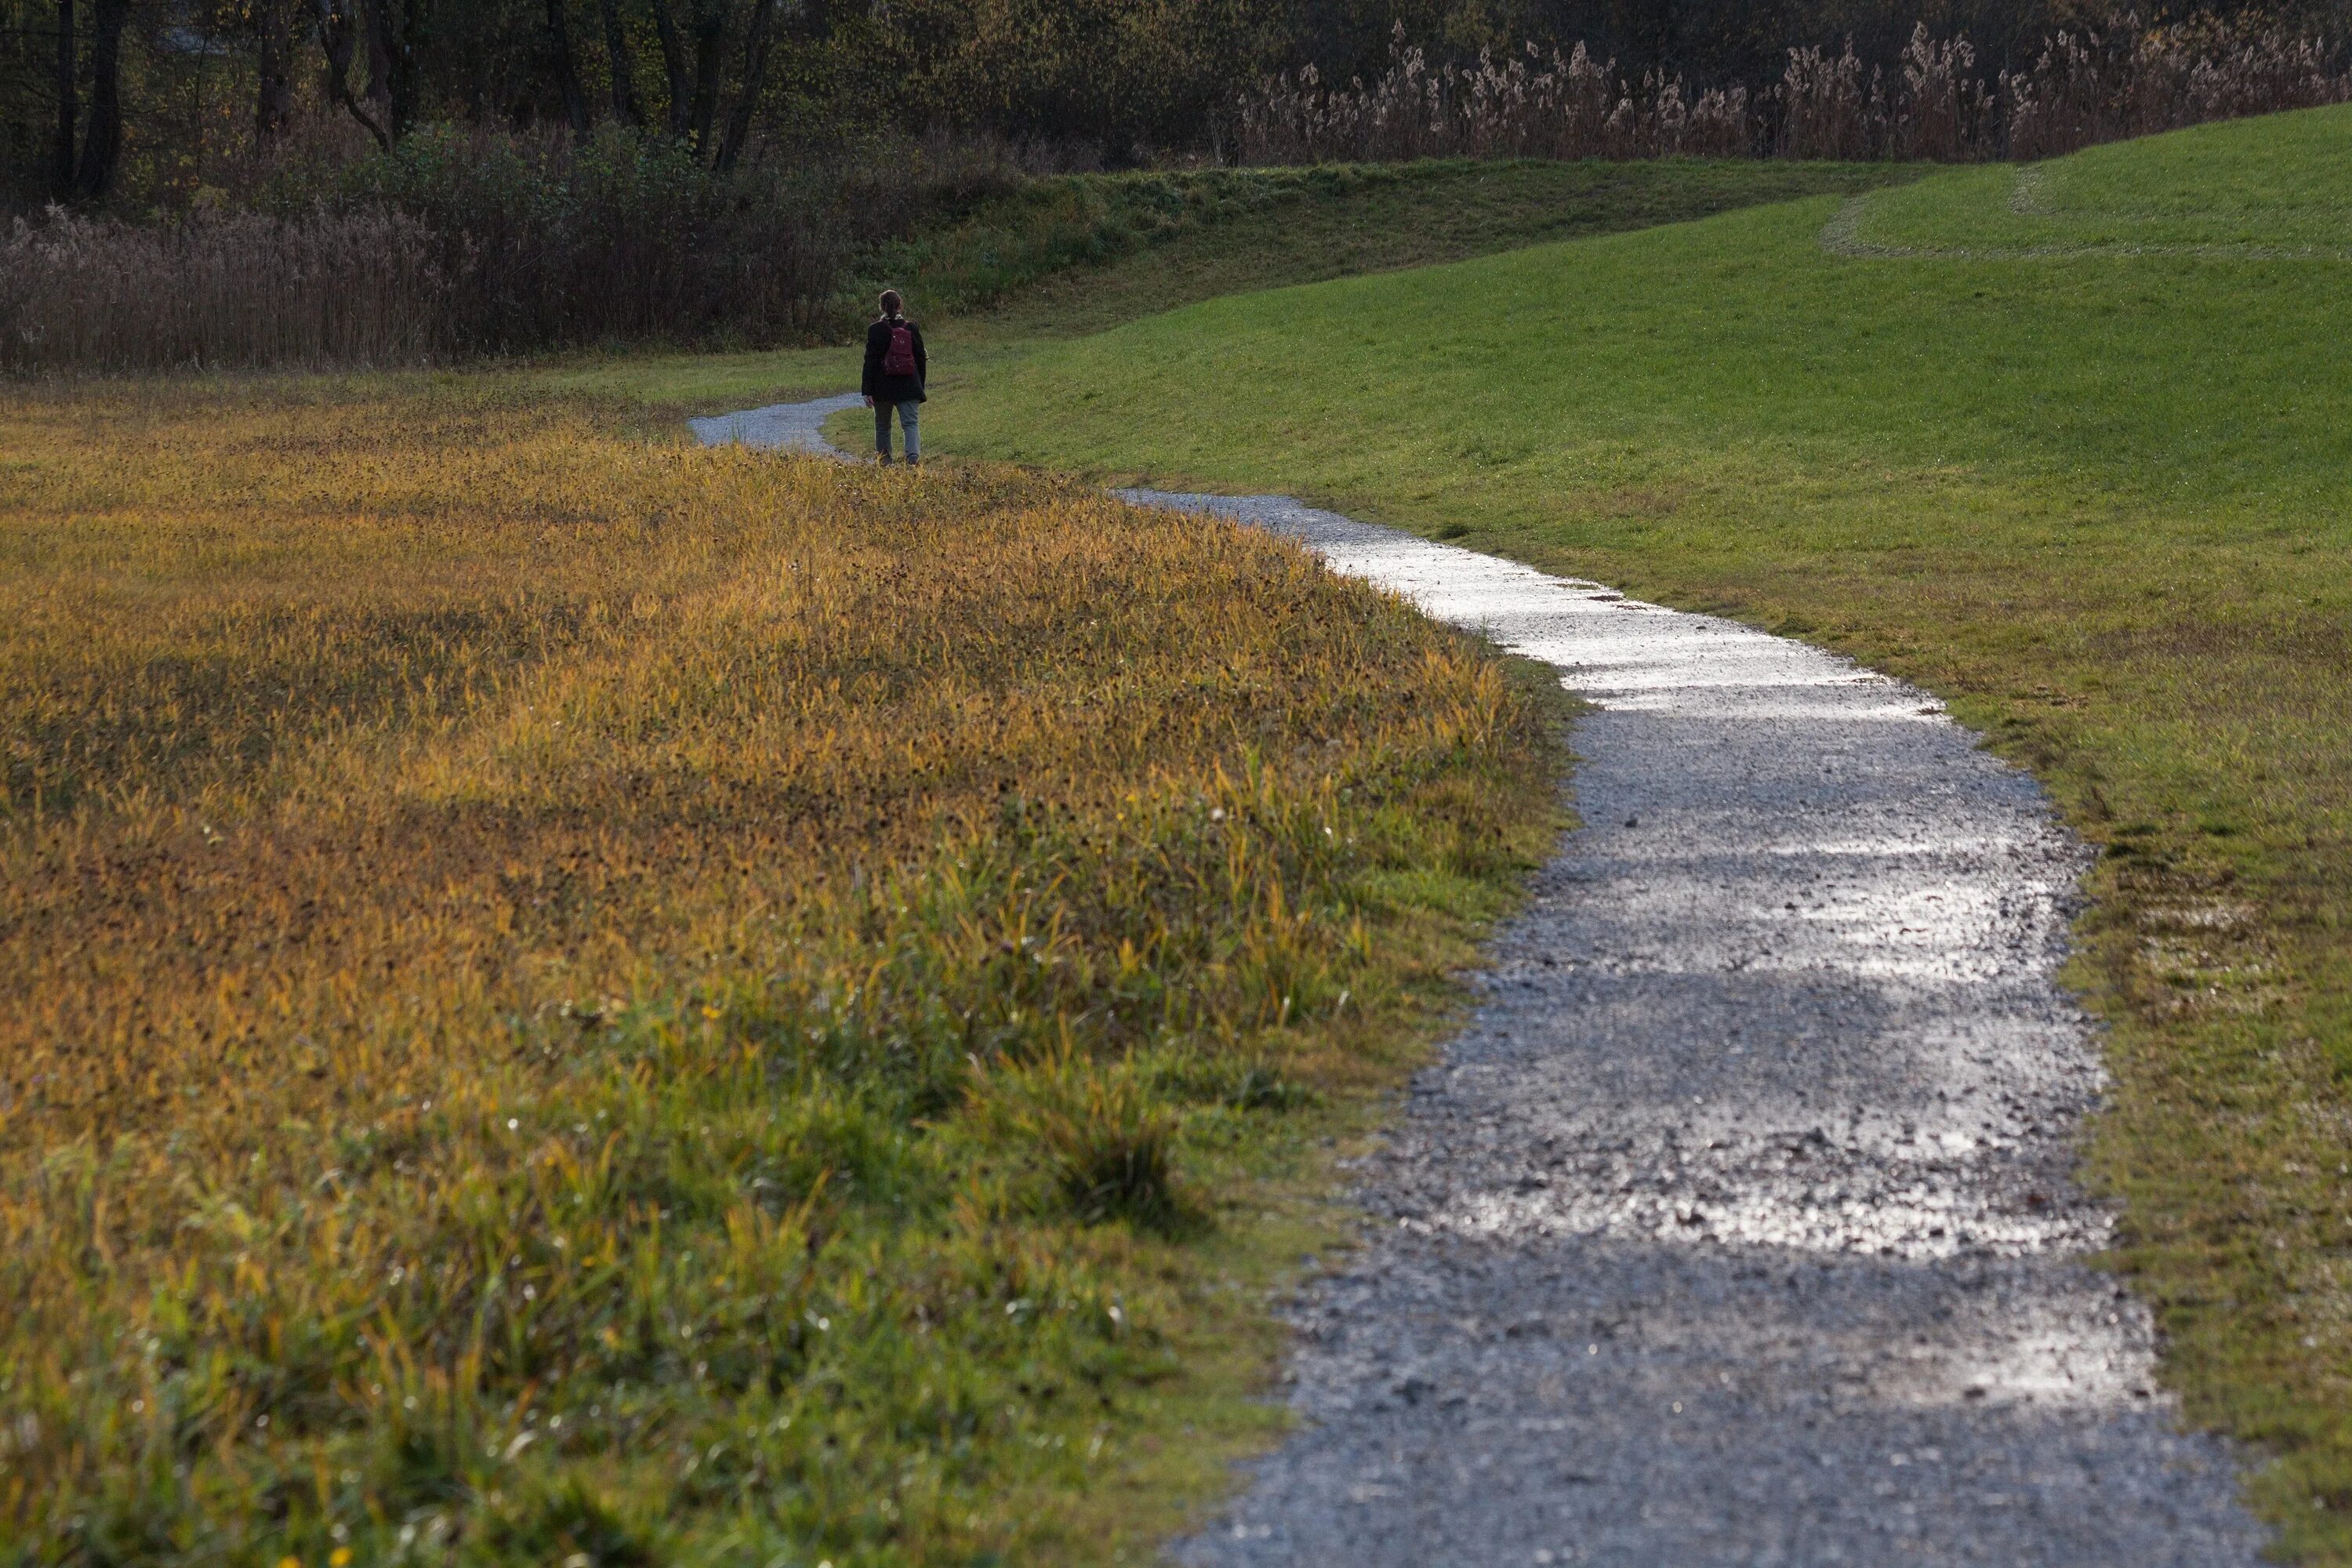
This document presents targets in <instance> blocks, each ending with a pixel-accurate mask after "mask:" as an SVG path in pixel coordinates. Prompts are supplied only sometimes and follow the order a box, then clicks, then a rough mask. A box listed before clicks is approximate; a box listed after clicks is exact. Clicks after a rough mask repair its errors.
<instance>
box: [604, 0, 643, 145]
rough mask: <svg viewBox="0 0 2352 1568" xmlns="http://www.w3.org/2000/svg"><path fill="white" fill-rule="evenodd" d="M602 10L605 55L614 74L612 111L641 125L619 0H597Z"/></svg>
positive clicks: (634, 68)
mask: <svg viewBox="0 0 2352 1568" xmlns="http://www.w3.org/2000/svg"><path fill="white" fill-rule="evenodd" d="M599 8H600V9H602V10H603V12H604V58H605V64H606V68H607V69H609V70H610V71H611V72H612V73H613V114H614V118H616V119H618V120H620V121H622V122H623V123H625V124H629V125H643V124H644V123H645V122H646V117H645V115H644V114H643V113H642V112H640V111H639V110H638V109H637V64H636V61H635V58H633V57H632V56H631V55H630V53H629V35H628V34H627V32H626V31H625V30H624V29H623V28H622V26H621V6H620V0H599Z"/></svg>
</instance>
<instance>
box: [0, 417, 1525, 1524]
mask: <svg viewBox="0 0 2352 1568" xmlns="http://www.w3.org/2000/svg"><path fill="white" fill-rule="evenodd" d="M610 427H611V420H610V410H609V408H608V407H607V406H605V405H587V404H583V403H580V402H576V401H574V402H564V401H557V402H552V403H551V402H548V401H545V400H542V399H533V398H525V397H520V396H518V395H516V391H515V388H514V387H513V385H512V384H511V383H505V382H498V381H491V380H480V379H475V380H462V379H455V378H452V379H447V380H440V381H431V380H420V381H416V382H413V383H404V384H397V385H392V386H386V385H384V384H373V385H371V384H355V383H331V382H298V383H267V382H255V383H247V384H239V385H236V386H229V387H222V386H216V385H205V384H195V383H175V384H167V385H160V386H158V385H138V384H131V385H115V386H101V387H90V388H81V389H77V390H72V391H68V392H62V393H47V394H39V393H35V392H32V391H27V390H24V389H18V390H16V391H12V392H8V393H6V394H5V395H0V431H5V437H0V447H5V451H6V452H7V454H8V458H7V469H6V471H7V483H6V486H5V490H0V555H5V560H6V562H7V566H8V569H7V570H6V571H5V573H0V605H5V610H0V628H5V631H0V746H5V750H0V758H5V796H0V799H5V818H0V1444H5V1468H0V1534H5V1538H6V1540H7V1542H8V1545H7V1547H6V1549H5V1557H6V1558H7V1560H9V1561H14V1562H26V1563H38V1562H78V1563H97V1562H105V1563H166V1562H168V1563H185V1562H190V1561H207V1562H220V1563H270V1564H276V1563H280V1562H281V1561H283V1560H287V1559H291V1560H293V1561H295V1562H299V1563H318V1564H329V1565H331V1568H341V1565H342V1564H345V1563H353V1562H357V1563H402V1562H416V1563H423V1562H436V1563H443V1562H453V1561H455V1562H465V1563H518V1564H520V1563H531V1564H541V1563H583V1562H584V1563H657V1562H658V1563H672V1562H675V1563H703V1562H709V1563H719V1562H726V1563H739V1562H756V1563H780V1564H814V1563H819V1562H821V1561H823V1562H830V1563H834V1564H835V1565H836V1568H849V1565H851V1564H860V1565H880V1564H892V1563H916V1562H920V1563H970V1564H979V1563H1013V1562H1018V1563H1076V1562H1117V1561H1122V1560H1124V1561H1130V1562H1139V1561H1143V1560H1144V1559H1146V1558H1147V1557H1148V1556H1149V1555H1150V1553H1151V1552H1152V1551H1153V1550H1155V1547H1156V1542H1157V1541H1158V1540H1159V1539H1160V1537H1161V1536H1162V1535H1163V1534H1164V1532H1165V1531H1168V1530H1169V1529H1171V1528H1172V1527H1173V1526H1174V1525H1175V1523H1176V1522H1177V1521H1178V1520H1179V1518H1180V1517H1181V1508H1182V1507H1183V1505H1184V1504H1185V1502H1186V1501H1187V1500H1194V1499H1198V1498H1200V1497H1202V1495H1203V1494H1205V1493H1207V1492H1210V1491H1213V1490H1214V1489H1216V1488H1217V1487H1219V1486H1220V1485H1222V1484H1223V1465H1224V1461H1225V1460H1226V1459H1227V1458H1229V1457H1230V1456H1231V1455H1232V1454H1234V1452H1235V1451H1237V1449H1239V1448H1240V1447H1245V1446H1246V1445H1248V1444H1250V1443H1252V1442H1255V1441H1259V1440H1262V1439H1263V1437H1264V1436H1265V1434H1266V1433H1267V1431H1268V1430H1269V1428H1270V1426H1271V1425H1272V1424H1273V1423H1274V1422H1275V1421H1276V1419H1277V1417H1276V1415H1275V1414H1274V1413H1273V1412H1271V1411H1269V1410H1268V1409H1266V1408H1265V1407H1263V1406H1261V1405H1257V1404H1255V1403H1253V1402H1252V1401H1250V1400H1249V1399H1248V1398H1247V1397H1246V1395H1247V1394H1250V1393H1251V1392H1252V1390H1253V1388H1254V1387H1255V1384H1256V1382H1257V1380H1258V1379H1259V1378H1260V1377H1261V1376H1262V1375H1263V1373H1264V1371H1265V1366H1266V1364H1267V1359H1268V1357H1269V1355H1270V1353H1271V1351H1272V1349H1273V1341H1272V1338H1271V1331H1270V1329H1269V1326H1268V1323H1267V1321H1266V1319H1265V1314H1264V1310H1263V1305H1262V1303H1263V1300H1264V1290H1265V1289H1267V1288H1269V1287H1271V1286H1272V1285H1273V1284H1275V1283H1276V1282H1277V1280H1278V1279H1279V1276H1280V1274H1281V1272H1282V1270H1283V1269H1284V1268H1286V1267H1287V1266H1288V1265H1287V1264H1286V1261H1285V1260H1286V1259H1288V1258H1295V1257H1296V1256H1297V1253H1298V1252H1299V1251H1300V1250H1302V1249H1303V1248H1304V1247H1307V1245H1310V1244H1313V1243H1316V1242H1318V1241H1319V1240H1322V1239H1328V1236H1329V1234H1330V1225H1329V1221H1328V1218H1327V1217H1326V1216H1324V1215H1322V1213H1321V1212H1320V1211H1319V1210H1318V1209H1317V1208H1316V1207H1315V1205H1314V1202H1313V1197H1314V1194H1316V1193H1317V1192H1318V1191H1319V1190H1320V1182H1321V1180H1322V1176H1323V1173H1324V1172H1325V1170H1326V1165H1327V1162H1328V1158H1329V1149H1330V1146H1331V1145H1332V1144H1333V1143H1334V1142H1335V1141H1344V1140H1345V1139H1346V1138H1348V1137H1349V1136H1351V1135H1352V1134H1353V1133H1354V1132H1355V1131H1358V1130H1359V1129H1360V1127H1361V1126H1362V1125H1363V1123H1364V1121H1365V1119H1366V1117H1367V1116H1368V1114H1369V1113H1370V1107H1371V1106H1372V1104H1373V1103H1374V1100H1375V1091H1376V1090H1377V1089H1380V1088H1381V1087H1382V1086H1384V1085H1387V1084H1390V1083H1392V1082H1393V1081H1394V1080H1395V1078H1396V1075H1397V1074H1398V1073H1399V1072H1400V1071H1401V1070H1402V1068H1404V1066H1406V1065H1407V1064H1408V1063H1409V1062H1410V1061H1411V1060H1412V1059H1413V1057H1414V1053H1415V1051H1416V1049H1417V1043H1418V1042H1419V1041H1420V1040H1421V1039H1422V1038H1423V1037H1424V1036H1425V1033H1426V1030H1427V1029H1428V1027H1429V1026H1430V1024H1431V1021H1432V1020H1433V1018H1434V1017H1436V1016H1439V1014H1440V1013H1441V1012H1442V1010H1443V1007H1444V1000H1445V997H1446V996H1447V995H1448V994H1449V993H1448V990H1447V984H1446V980H1445V974H1446V972H1447V970H1448V969H1449V968H1450V967H1451V966H1453V965H1454V964H1457V963H1462V962H1464V961H1465V959H1466V958H1467V956H1468V954H1469V948H1468V946H1467V941H1468V939H1469V938H1470V937H1471V936H1472V935H1473V934H1474V933H1475V931H1477V930H1478V929H1479V928H1480V926H1481V925H1482V923H1483V922H1484V921H1487V920H1489V919H1491V918H1492V917H1493V915H1494V914H1495V913H1496V911H1497V910H1499V909H1500V908H1501V907H1502V906H1503V905H1504V903H1505V902H1506V901H1507V900H1508V899H1509V897H1510V896H1511V892H1512V889H1513V888H1514V887H1515V885H1516V881H1517V875H1518V873H1519V871H1520V869H1521V868H1523V867H1524V866H1525V865H1526V864H1528V861H1529V860H1530V859H1531V858H1534V857H1535V856H1537V855H1538V854H1539V853H1540V851H1541V849H1542V848H1543V847H1544V846H1545V845H1546V844H1547V843H1548V842H1549V837H1550V835H1551V833H1552V832H1553V831H1554V829H1555V826H1556V823H1555V821H1554V817H1555V813H1556V807H1555V806H1554V805H1553V795H1552V791H1551V789H1550V781H1551V779H1552V777H1553V774H1554V771H1555V768H1556V764H1557V762H1558V757H1557V754H1556V751H1555V748H1554V745H1553V742H1552V741H1551V740H1550V739H1549V735H1550V725H1549V720H1548V717H1547V713H1548V710H1547V707H1546V703H1545V700H1543V699H1542V698H1541V697H1540V696H1538V689H1537V686H1536V685H1533V684H1515V683H1514V681H1513V680H1512V679H1511V678H1510V677H1509V676H1508V674H1507V671H1506V670H1505V668H1503V667H1502V666H1500V665H1498V664H1497V663H1496V661H1495V660H1494V659H1493V658H1491V657H1490V656H1489V655H1488V654H1487V653H1486V651H1485V650H1483V649H1482V648H1480V647H1478V646H1477V645H1475V643H1473V642H1470V641H1468V640H1466V639H1465V638H1463V637H1459V636H1457V635H1454V634H1453V633H1450V632H1447V631H1445V630H1444V629H1441V628H1437V627H1434V626H1430V625H1428V624H1426V623H1424V622H1423V621H1422V620H1421V619H1420V618H1418V617H1417V616H1413V615H1412V614H1411V613H1409V612H1408V611H1407V610H1405V609H1404V608H1403V607H1402V605H1398V604H1396V603H1394V602H1391V601H1389V600H1385V599H1382V598H1381V597H1380V596H1378V595H1374V594H1372V593H1371V592H1370V591H1368V590H1365V589H1363V588H1360V587H1358V586H1351V585H1349V584H1343V583H1339V582H1337V581H1335V580H1333V579H1331V578H1329V577H1328V575H1327V574H1324V573H1322V572H1321V571H1320V570H1319V569H1318V568H1317V567H1316V566H1315V565H1314V563H1312V561H1311V560H1310V558H1308V557H1307V555H1306V554H1305V553H1304V552H1301V551H1299V550H1297V549H1296V548H1294V547H1291V546H1288V545H1286V544H1283V543H1280V542H1275V541H1272V540H1269V539H1265V538H1263V537H1260V536H1256V535H1254V534H1251V533H1249V532H1246V531H1242V530H1238V529H1235V528H1232V527H1230V526H1225V525H1222V524H1218V523H1214V522H1211V521H1204V520H1198V519H1192V518H1186V517H1182V516H1178V515H1174V514H1167V513H1159V512H1139V511H1135V510H1129V509H1127V508H1124V507H1121V506H1119V505H1118V504H1116V503H1114V502H1111V501H1109V500H1106V499H1104V498H1102V497H1100V496H1099V495H1097V494H1094V493H1091V492H1089V491H1087V490H1084V489H1078V488H1076V487H1073V486H1070V485H1067V484H1063V483H1057V482H1054V481H1049V480H1045V479H1035V478H1030V477H1024V476H1021V475H1018V474H1014V473H1012V472H1009V471H1004V470H980V471H973V472H969V473H964V474H960V475H923V476H919V477H917V476H908V475H905V474H901V473H876V472H872V471H867V470H857V469H850V468H842V467H839V466H836V465H832V464H825V463H816V462H806V461H799V460H793V459H778V458H769V457H763V456H761V455H757V454H752V453H746V452H742V451H737V450H730V451H716V452H705V451H699V450H693V449H688V448H684V447H675V446H653V445H647V444H645V443H642V442H636V441H631V440H627V439H624V438H619V437H614V436H613V435H611V434H610V433H609V432H610Z"/></svg>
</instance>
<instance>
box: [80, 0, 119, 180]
mask: <svg viewBox="0 0 2352 1568" xmlns="http://www.w3.org/2000/svg"><path fill="white" fill-rule="evenodd" d="M130 19H131V0H98V12H97V15H96V16H93V17H92V18H91V22H90V39H89V129H88V130H86V131H84V132H82V139H81V168H80V172H79V174H78V175H77V176H76V178H75V181H74V186H75V189H76V191H77V193H78V194H79V195H81V196H83V197H84V198H86V199H89V200H96V199H97V198H98V197H100V196H102V195H106V193H107V190H108V188H109V187H110V186H111V185H112V184H114V168H115V165H116V164H117V163H121V161H122V25H123V24H124V23H125V22H128V21H129V20H130Z"/></svg>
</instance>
